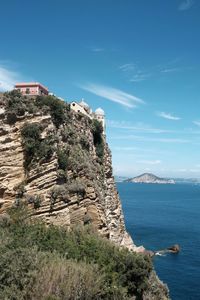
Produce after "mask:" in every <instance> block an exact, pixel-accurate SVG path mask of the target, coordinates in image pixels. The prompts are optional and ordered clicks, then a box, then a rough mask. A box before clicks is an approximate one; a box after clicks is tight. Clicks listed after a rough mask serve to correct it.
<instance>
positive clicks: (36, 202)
mask: <svg viewBox="0 0 200 300" xmlns="http://www.w3.org/2000/svg"><path fill="white" fill-rule="evenodd" d="M26 200H27V202H28V204H33V208H34V209H38V208H40V206H41V203H42V199H41V196H40V195H27V196H26Z"/></svg>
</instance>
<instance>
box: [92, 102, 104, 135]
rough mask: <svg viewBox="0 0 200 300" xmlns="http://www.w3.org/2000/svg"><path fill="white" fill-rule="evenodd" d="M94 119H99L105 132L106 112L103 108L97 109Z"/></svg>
mask: <svg viewBox="0 0 200 300" xmlns="http://www.w3.org/2000/svg"><path fill="white" fill-rule="evenodd" d="M94 119H97V120H98V121H99V122H101V124H102V126H103V132H104V133H105V129H106V122H105V112H104V110H103V109H102V108H100V107H99V108H97V109H96V110H95V113H94Z"/></svg>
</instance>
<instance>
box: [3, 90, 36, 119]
mask: <svg viewBox="0 0 200 300" xmlns="http://www.w3.org/2000/svg"><path fill="white" fill-rule="evenodd" d="M4 101H5V104H6V105H5V108H6V112H7V121H8V123H9V124H14V123H15V122H16V121H17V117H20V116H23V115H24V114H25V113H26V112H28V113H34V112H36V111H37V107H36V106H35V105H34V100H33V99H32V98H30V97H29V98H27V97H26V96H23V95H22V94H21V93H20V92H19V91H18V90H13V91H11V92H7V93H4Z"/></svg>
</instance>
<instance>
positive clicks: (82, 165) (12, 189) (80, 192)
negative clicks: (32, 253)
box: [0, 91, 168, 300]
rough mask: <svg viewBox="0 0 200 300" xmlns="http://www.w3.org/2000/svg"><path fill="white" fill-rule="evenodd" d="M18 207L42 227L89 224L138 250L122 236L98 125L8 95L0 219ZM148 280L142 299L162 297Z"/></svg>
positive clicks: (44, 100)
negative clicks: (48, 225) (24, 208)
mask: <svg viewBox="0 0 200 300" xmlns="http://www.w3.org/2000/svg"><path fill="white" fill-rule="evenodd" d="M21 202H22V203H26V204H27V206H28V208H29V211H30V214H31V216H32V217H33V218H41V219H43V220H44V221H45V222H46V223H47V224H54V225H62V226H66V227H68V228H70V227H72V226H73V225H75V224H82V225H84V224H88V223H92V224H93V226H94V227H96V229H97V230H98V231H99V233H100V234H101V235H103V236H105V237H107V238H108V239H110V240H111V241H113V242H114V243H115V244H117V245H119V246H125V247H127V248H129V249H132V250H134V251H138V252H140V251H142V250H143V249H144V248H143V247H136V246H135V245H134V243H133V241H132V239H131V237H130V236H129V235H128V233H127V232H126V229H125V225H124V217H123V212H122V208H121V203H120V199H119V196H118V192H117V190H116V186H115V181H114V178H113V174H112V158H111V152H110V150H109V148H108V145H107V143H106V138H105V136H104V135H103V131H102V127H101V125H100V123H99V122H97V121H96V120H90V119H89V118H88V117H86V116H84V115H83V114H81V113H75V112H73V111H71V110H70V107H69V106H68V105H67V104H65V103H63V102H62V101H59V100H58V99H56V98H54V97H40V98H36V99H35V98H31V97H30V96H28V97H22V96H21V95H20V94H18V93H17V92H16V91H14V92H11V93H8V94H4V95H3V94H1V95H0V213H4V212H5V210H6V209H7V208H9V207H11V206H12V205H16V206H17V205H19V204H20V203H21ZM152 278H153V279H152ZM150 281H151V282H150V286H151V287H152V288H150V289H149V291H148V294H146V295H144V299H155V300H158V299H168V290H167V288H166V287H165V286H164V285H163V284H162V283H161V282H160V281H159V279H158V278H157V277H156V276H155V275H153V273H152V276H151V278H150Z"/></svg>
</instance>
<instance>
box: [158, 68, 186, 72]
mask: <svg viewBox="0 0 200 300" xmlns="http://www.w3.org/2000/svg"><path fill="white" fill-rule="evenodd" d="M179 71H181V69H180V68H166V69H163V70H161V73H174V72H179Z"/></svg>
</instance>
